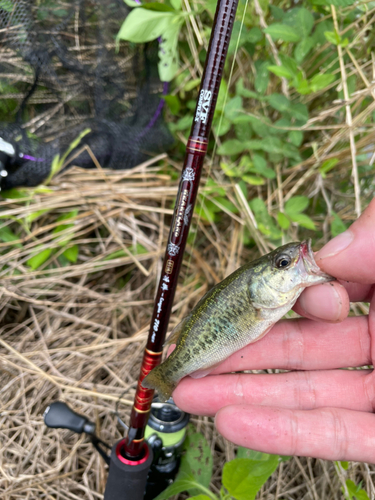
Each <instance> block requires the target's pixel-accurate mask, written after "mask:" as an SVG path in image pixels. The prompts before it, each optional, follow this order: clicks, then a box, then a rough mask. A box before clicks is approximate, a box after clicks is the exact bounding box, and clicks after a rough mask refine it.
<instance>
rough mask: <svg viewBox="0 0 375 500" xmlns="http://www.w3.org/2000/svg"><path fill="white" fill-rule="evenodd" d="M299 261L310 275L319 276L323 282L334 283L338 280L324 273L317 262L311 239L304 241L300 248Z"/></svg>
mask: <svg viewBox="0 0 375 500" xmlns="http://www.w3.org/2000/svg"><path fill="white" fill-rule="evenodd" d="M299 260H300V261H302V262H303V264H304V266H305V269H306V271H307V273H308V274H312V275H314V276H319V277H320V278H322V282H325V281H334V280H335V279H336V278H334V277H333V276H330V275H329V274H326V273H324V272H323V271H322V270H321V269H320V267H319V266H318V264H317V263H316V262H315V258H314V253H313V251H312V248H311V239H310V238H309V239H308V240H305V241H302V243H301V244H300V248H299Z"/></svg>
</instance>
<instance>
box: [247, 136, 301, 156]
mask: <svg viewBox="0 0 375 500" xmlns="http://www.w3.org/2000/svg"><path fill="white" fill-rule="evenodd" d="M244 149H260V150H262V151H264V152H266V153H268V154H272V153H274V154H279V155H281V156H283V157H286V158H294V159H296V160H297V161H299V159H300V156H299V153H298V150H297V149H296V147H295V146H293V145H292V144H290V143H288V142H283V141H281V140H280V139H278V138H276V137H266V138H265V139H262V140H251V141H246V143H245V144H244Z"/></svg>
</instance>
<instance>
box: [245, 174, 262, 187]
mask: <svg viewBox="0 0 375 500" xmlns="http://www.w3.org/2000/svg"><path fill="white" fill-rule="evenodd" d="M242 179H243V180H244V181H245V182H247V183H248V184H251V185H252V186H262V185H263V184H264V179H262V177H258V176H257V175H243V176H242Z"/></svg>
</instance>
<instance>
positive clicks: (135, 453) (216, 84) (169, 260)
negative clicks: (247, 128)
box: [124, 0, 238, 460]
mask: <svg viewBox="0 0 375 500" xmlns="http://www.w3.org/2000/svg"><path fill="white" fill-rule="evenodd" d="M237 5H238V0H219V1H218V4H217V7H216V14H215V19H214V24H213V28H212V33H211V38H210V43H209V46H208V51H207V57H206V63H205V67H204V71H203V76H202V82H201V86H200V89H199V96H198V102H197V106H196V109H195V114H194V121H193V124H192V127H191V132H190V137H189V140H188V143H187V146H186V154H185V161H184V166H183V170H182V173H181V179H180V184H179V188H178V193H177V198H176V200H177V201H176V206H175V210H174V214H173V220H172V224H171V229H170V232H169V237H168V243H167V249H166V252H165V256H164V262H163V270H162V274H161V277H160V282H159V285H158V290H157V295H156V299H155V305H154V312H153V315H152V319H151V325H150V331H149V335H148V340H147V345H146V348H145V352H144V356H143V360H142V366H141V372H140V376H139V380H138V385H137V389H136V394H135V399H134V406H133V408H132V412H131V416H130V426H129V433H128V440H127V443H126V445H125V450H124V452H125V455H126V456H127V458H129V459H133V460H136V459H137V458H138V457H139V456H140V454H141V453H142V448H143V440H144V430H145V427H146V424H147V419H148V415H149V412H150V409H151V403H152V398H153V395H154V391H153V390H152V389H144V388H143V387H142V385H141V383H142V380H143V379H144V378H145V377H146V375H147V374H148V373H149V372H150V371H151V370H152V369H153V368H154V367H155V366H157V365H158V364H159V363H160V362H161V357H162V349H163V344H164V341H165V335H166V333H167V328H168V322H169V317H170V313H171V308H172V304H173V299H174V295H175V292H176V286H177V279H178V275H179V271H180V267H181V263H182V259H183V255H184V250H185V245H186V239H187V236H188V234H189V228H190V223H191V218H192V215H193V211H194V204H195V200H196V197H197V193H198V186H199V179H200V176H201V172H202V166H203V161H204V157H205V155H206V151H207V144H208V137H209V134H210V131H211V123H212V119H213V116H214V111H215V106H216V101H217V96H218V93H219V88H220V82H221V78H222V74H223V69H224V63H225V59H226V56H227V52H228V46H229V41H230V37H231V33H232V28H233V23H234V18H235V15H236V10H237Z"/></svg>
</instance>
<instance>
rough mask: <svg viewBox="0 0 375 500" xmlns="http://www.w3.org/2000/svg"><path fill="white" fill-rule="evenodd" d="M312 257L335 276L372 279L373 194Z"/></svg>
mask: <svg viewBox="0 0 375 500" xmlns="http://www.w3.org/2000/svg"><path fill="white" fill-rule="evenodd" d="M315 260H316V262H317V264H318V265H319V267H320V268H321V269H322V270H323V271H324V272H326V273H328V274H331V275H332V276H335V278H339V279H341V280H347V281H352V282H355V283H363V284H372V283H375V198H374V199H373V200H372V201H371V203H370V204H369V206H368V207H367V208H366V210H365V211H364V212H363V214H362V215H361V216H360V217H359V219H357V220H356V221H355V222H354V223H353V224H352V225H351V226H350V228H349V229H348V230H347V231H345V232H344V233H341V234H339V235H338V236H336V237H335V238H333V240H331V241H329V242H328V243H327V244H326V245H325V246H324V247H323V248H322V249H321V250H319V252H317V253H316V254H315Z"/></svg>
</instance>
